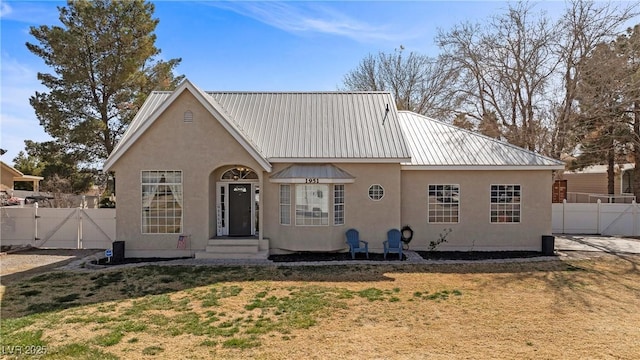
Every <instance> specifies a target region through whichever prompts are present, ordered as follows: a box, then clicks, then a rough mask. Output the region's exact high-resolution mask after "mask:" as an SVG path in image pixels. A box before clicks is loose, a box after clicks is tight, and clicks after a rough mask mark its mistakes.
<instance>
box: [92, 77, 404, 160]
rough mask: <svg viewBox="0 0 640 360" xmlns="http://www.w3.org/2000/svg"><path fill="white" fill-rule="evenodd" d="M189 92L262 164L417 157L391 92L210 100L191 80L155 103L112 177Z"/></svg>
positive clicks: (124, 144) (135, 123)
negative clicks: (137, 144) (157, 122)
mask: <svg viewBox="0 0 640 360" xmlns="http://www.w3.org/2000/svg"><path fill="white" fill-rule="evenodd" d="M186 90H188V91H190V92H191V93H192V94H193V95H194V96H196V98H198V99H199V100H201V103H202V105H203V106H205V107H206V108H207V109H208V110H209V111H211V113H212V114H213V115H214V117H215V118H216V119H217V120H218V121H220V123H221V124H222V125H223V126H224V127H225V128H227V130H229V131H230V132H231V134H232V135H233V136H234V137H235V138H236V139H237V140H239V141H240V142H241V143H242V144H243V146H244V147H245V148H247V150H248V151H249V152H251V153H252V154H254V156H255V157H259V159H257V160H259V162H261V161H260V160H262V161H269V162H315V163H326V162H363V161H364V162H366V161H370V162H395V163H399V162H402V161H408V160H409V159H410V157H411V155H410V152H409V148H408V146H407V144H406V143H405V140H404V136H403V134H402V130H401V129H400V124H399V123H398V116H397V111H396V110H395V108H394V104H395V102H394V100H393V98H392V96H391V94H390V93H388V92H206V93H205V92H204V91H202V90H200V89H199V88H197V87H196V86H195V85H193V84H192V83H191V82H189V81H188V80H185V81H184V83H183V84H181V85H180V86H179V87H178V88H177V89H176V91H173V92H167V91H154V92H152V93H151V94H150V95H149V96H148V97H147V100H146V101H145V103H144V104H143V105H142V107H141V109H140V110H139V111H138V113H137V114H136V116H135V117H134V119H133V120H132V122H131V124H130V125H129V128H128V129H127V131H126V132H125V133H124V135H123V137H122V139H121V140H120V141H119V143H118V145H117V146H116V147H115V149H114V151H113V152H112V153H111V155H110V156H109V158H108V159H107V161H106V162H105V165H104V167H105V170H108V168H110V167H111V166H112V165H113V164H114V163H115V162H116V161H117V159H118V158H119V157H120V156H121V155H122V154H123V153H124V152H126V150H127V148H128V147H129V146H131V145H132V143H133V142H135V141H136V140H137V138H138V137H139V136H140V135H141V134H142V133H143V132H144V131H145V130H146V129H147V128H148V127H149V126H150V125H151V123H152V122H153V121H155V119H156V118H158V116H160V114H161V113H162V112H163V111H164V110H165V109H166V108H167V107H168V106H169V105H170V103H171V102H173V101H175V99H177V97H178V96H177V95H178V93H181V92H182V91H186ZM387 109H389V110H387ZM263 166H265V165H264V164H263ZM265 168H270V166H265Z"/></svg>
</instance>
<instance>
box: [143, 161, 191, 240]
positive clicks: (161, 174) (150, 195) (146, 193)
mask: <svg viewBox="0 0 640 360" xmlns="http://www.w3.org/2000/svg"><path fill="white" fill-rule="evenodd" d="M141 183H142V189H141V191H142V233H143V234H180V233H182V215H183V214H182V208H183V207H182V205H183V204H182V171H173V170H159V171H142V174H141Z"/></svg>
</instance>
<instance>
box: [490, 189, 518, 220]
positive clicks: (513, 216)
mask: <svg viewBox="0 0 640 360" xmlns="http://www.w3.org/2000/svg"><path fill="white" fill-rule="evenodd" d="M520 195H521V189H520V185H509V184H507V185H491V222H492V223H519V222H520V209H521V202H520Z"/></svg>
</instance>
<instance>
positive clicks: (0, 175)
mask: <svg viewBox="0 0 640 360" xmlns="http://www.w3.org/2000/svg"><path fill="white" fill-rule="evenodd" d="M14 176H15V173H14V172H13V171H10V170H9V169H7V168H5V167H4V166H2V167H1V169H0V183H2V185H4V186H6V187H7V188H9V189H13V177H14ZM9 195H11V194H9Z"/></svg>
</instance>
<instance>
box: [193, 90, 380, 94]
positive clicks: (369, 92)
mask: <svg viewBox="0 0 640 360" xmlns="http://www.w3.org/2000/svg"><path fill="white" fill-rule="evenodd" d="M205 93H207V94H294V95H297V94H331V95H340V94H344V95H348V94H356V95H361V94H390V93H391V92H389V91H330V90H328V91H325V90H317V91H316V90H308V91H289V90H283V91H279V90H274V91H269V90H267V91H251V90H207V91H205Z"/></svg>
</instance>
